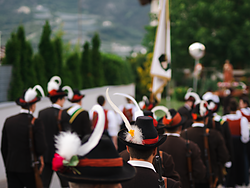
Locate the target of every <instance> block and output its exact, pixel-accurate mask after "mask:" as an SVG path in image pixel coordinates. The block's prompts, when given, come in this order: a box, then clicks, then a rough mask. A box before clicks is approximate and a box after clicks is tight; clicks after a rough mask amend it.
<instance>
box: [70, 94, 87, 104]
mask: <svg viewBox="0 0 250 188" xmlns="http://www.w3.org/2000/svg"><path fill="white" fill-rule="evenodd" d="M83 97H85V95H81V96H80V97H79V99H78V100H70V99H68V101H69V102H72V103H74V102H79V101H80V100H82V98H83Z"/></svg>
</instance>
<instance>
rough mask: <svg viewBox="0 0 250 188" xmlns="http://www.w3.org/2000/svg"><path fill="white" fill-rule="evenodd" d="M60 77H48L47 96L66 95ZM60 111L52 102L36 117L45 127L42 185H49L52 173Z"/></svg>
mask: <svg viewBox="0 0 250 188" xmlns="http://www.w3.org/2000/svg"><path fill="white" fill-rule="evenodd" d="M60 85H61V78H60V77H58V76H54V77H52V78H51V79H50V81H49V83H48V88H47V89H48V95H47V96H48V97H49V98H54V99H57V98H60V97H65V96H67V93H66V92H65V91H63V90H62V88H61V86H60ZM61 112H62V107H61V106H60V105H58V104H55V103H54V104H52V106H51V107H48V108H45V109H43V110H41V111H40V112H39V114H38V117H39V118H40V119H41V121H42V123H43V125H44V129H45V139H46V143H47V146H48V148H47V150H46V152H45V154H44V162H45V167H44V170H43V172H42V175H41V177H42V181H43V186H44V187H49V185H50V182H51V178H52V175H53V173H54V171H53V170H52V159H53V157H54V153H55V140H54V139H55V136H56V135H58V134H59V132H60V131H61V130H62V127H61V124H60V123H59V122H60V119H61V118H60V116H61ZM58 177H59V179H60V183H61V186H62V187H68V183H67V181H65V180H64V179H62V178H61V177H60V176H58Z"/></svg>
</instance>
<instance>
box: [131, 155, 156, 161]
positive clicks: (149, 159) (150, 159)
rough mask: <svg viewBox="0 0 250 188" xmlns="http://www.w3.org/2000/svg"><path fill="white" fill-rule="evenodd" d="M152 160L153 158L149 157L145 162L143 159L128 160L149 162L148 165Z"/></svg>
mask: <svg viewBox="0 0 250 188" xmlns="http://www.w3.org/2000/svg"><path fill="white" fill-rule="evenodd" d="M153 158H154V157H151V156H150V157H149V158H148V159H147V160H145V159H137V158H132V157H130V160H133V161H145V162H150V163H153Z"/></svg>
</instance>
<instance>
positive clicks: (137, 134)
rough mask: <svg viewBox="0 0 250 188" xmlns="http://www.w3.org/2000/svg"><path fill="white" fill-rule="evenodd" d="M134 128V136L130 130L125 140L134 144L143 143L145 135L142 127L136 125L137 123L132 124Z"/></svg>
mask: <svg viewBox="0 0 250 188" xmlns="http://www.w3.org/2000/svg"><path fill="white" fill-rule="evenodd" d="M131 127H132V129H133V130H134V131H135V132H134V136H133V137H132V136H131V134H129V133H128V132H126V133H125V134H126V136H125V140H126V141H127V142H132V143H134V144H141V145H142V144H143V143H142V141H143V135H142V131H141V129H140V128H139V127H138V126H136V125H132V126H131Z"/></svg>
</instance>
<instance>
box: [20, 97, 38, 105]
mask: <svg viewBox="0 0 250 188" xmlns="http://www.w3.org/2000/svg"><path fill="white" fill-rule="evenodd" d="M20 99H22V100H24V99H23V98H22V97H19V98H18V99H17V100H16V101H15V102H16V104H17V105H19V106H27V105H32V104H35V103H36V102H38V101H40V100H41V97H36V98H35V99H34V100H32V102H21V100H20Z"/></svg>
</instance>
